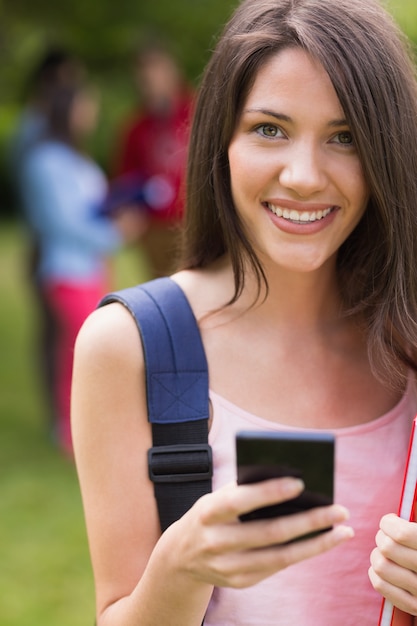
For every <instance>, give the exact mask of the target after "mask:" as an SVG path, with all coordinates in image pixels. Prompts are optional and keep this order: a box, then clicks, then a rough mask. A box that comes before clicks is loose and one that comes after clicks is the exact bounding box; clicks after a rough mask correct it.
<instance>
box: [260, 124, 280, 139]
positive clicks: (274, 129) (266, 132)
mask: <svg viewBox="0 0 417 626" xmlns="http://www.w3.org/2000/svg"><path fill="white" fill-rule="evenodd" d="M256 130H257V132H258V133H259V134H260V135H263V136H264V137H278V136H281V135H282V133H281V131H280V130H279V128H278V126H274V124H261V125H260V126H258V127H257V129H256Z"/></svg>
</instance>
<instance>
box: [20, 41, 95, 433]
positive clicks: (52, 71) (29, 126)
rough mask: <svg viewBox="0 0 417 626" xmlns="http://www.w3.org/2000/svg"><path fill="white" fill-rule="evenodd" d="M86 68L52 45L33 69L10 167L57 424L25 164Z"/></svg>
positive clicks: (47, 318)
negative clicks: (61, 89) (56, 103)
mask: <svg viewBox="0 0 417 626" xmlns="http://www.w3.org/2000/svg"><path fill="white" fill-rule="evenodd" d="M85 74H86V70H85V68H84V66H83V64H82V62H81V61H80V59H78V58H77V57H76V55H74V54H73V53H72V52H70V51H68V50H66V49H65V48H63V47H61V46H59V47H58V46H54V47H51V48H48V49H47V50H46V51H45V52H44V53H43V54H42V56H41V57H40V59H39V60H38V61H37V62H36V64H35V65H34V67H33V68H31V70H30V72H29V75H28V77H27V79H26V81H25V85H24V90H23V91H24V93H23V97H24V104H23V107H22V111H21V114H20V116H19V118H18V120H17V124H16V127H15V130H14V133H13V135H12V140H11V145H10V152H9V166H10V170H11V178H12V183H13V186H14V191H15V196H16V201H17V205H18V209H19V213H20V218H21V220H22V222H23V226H24V229H25V237H26V240H27V244H26V254H25V267H26V272H27V278H28V280H29V283H30V286H31V289H32V294H33V295H34V297H35V302H36V306H37V350H36V356H37V361H38V365H39V366H40V367H39V371H40V375H41V377H42V383H43V385H44V387H45V390H46V393H45V400H46V402H47V410H48V421H49V423H50V424H53V423H54V420H55V418H56V415H57V409H56V407H55V402H54V394H53V388H54V356H53V351H54V344H55V333H56V329H55V325H54V315H53V314H52V311H51V310H50V309H49V303H48V301H47V300H46V299H45V297H44V290H43V289H42V288H41V286H40V284H39V280H38V272H37V267H38V263H39V258H40V253H39V242H38V238H37V233H36V231H35V230H34V229H33V228H32V226H31V220H30V219H28V216H27V211H26V206H25V201H24V196H23V194H22V193H21V191H22V184H21V182H22V181H21V163H22V160H23V159H24V157H25V155H26V153H27V151H28V150H30V148H31V147H32V146H33V145H35V144H36V142H37V141H38V140H40V139H41V138H42V137H43V135H44V134H45V132H46V127H47V113H48V107H49V105H50V102H51V94H52V93H53V91H54V89H55V88H56V87H57V86H59V85H62V86H65V85H67V86H70V85H76V84H79V83H80V81H81V80H82V79H83V78H84V77H85Z"/></svg>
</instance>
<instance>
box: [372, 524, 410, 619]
mask: <svg viewBox="0 0 417 626" xmlns="http://www.w3.org/2000/svg"><path fill="white" fill-rule="evenodd" d="M375 539H376V548H375V549H374V550H373V551H372V554H371V567H370V568H369V572H368V574H369V578H370V580H371V583H372V585H373V587H374V588H375V589H376V591H378V592H379V593H380V594H381V595H383V596H384V597H385V598H387V599H388V600H389V601H390V602H391V603H392V604H393V605H394V606H396V607H398V608H399V609H401V610H402V611H405V612H406V613H410V614H411V615H417V523H415V522H408V521H406V520H403V519H401V518H400V517H398V516H397V515H394V514H392V513H390V514H389V515H384V517H383V518H382V519H381V523H380V527H379V531H378V533H377V535H376V538H375Z"/></svg>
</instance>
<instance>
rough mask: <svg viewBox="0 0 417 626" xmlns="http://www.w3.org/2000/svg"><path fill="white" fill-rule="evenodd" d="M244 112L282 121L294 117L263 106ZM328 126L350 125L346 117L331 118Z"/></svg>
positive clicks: (288, 120) (289, 120) (290, 120)
mask: <svg viewBox="0 0 417 626" xmlns="http://www.w3.org/2000/svg"><path fill="white" fill-rule="evenodd" d="M243 112H244V113H262V114H263V115H268V116H269V117H274V118H275V119H276V120H279V121H281V122H289V123H291V122H293V119H292V117H290V116H289V115H286V114H285V113H279V112H278V111H271V110H270V109H263V108H262V107H260V108H259V109H258V108H252V109H245V110H244V111H243ZM327 126H329V127H331V128H340V126H349V124H348V123H347V120H346V119H345V118H344V117H341V118H338V119H335V120H331V121H330V122H328V123H327Z"/></svg>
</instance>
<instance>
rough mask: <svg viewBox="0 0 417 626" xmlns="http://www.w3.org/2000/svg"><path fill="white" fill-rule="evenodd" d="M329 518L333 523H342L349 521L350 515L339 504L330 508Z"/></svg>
mask: <svg viewBox="0 0 417 626" xmlns="http://www.w3.org/2000/svg"><path fill="white" fill-rule="evenodd" d="M331 516H332V521H333V522H344V521H345V520H347V519H349V517H350V514H349V511H348V509H347V508H346V507H344V506H341V505H340V504H335V505H333V507H332V511H331Z"/></svg>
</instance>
